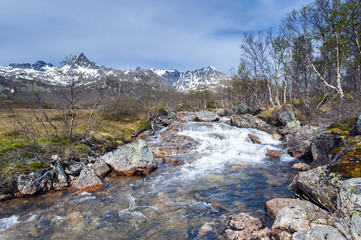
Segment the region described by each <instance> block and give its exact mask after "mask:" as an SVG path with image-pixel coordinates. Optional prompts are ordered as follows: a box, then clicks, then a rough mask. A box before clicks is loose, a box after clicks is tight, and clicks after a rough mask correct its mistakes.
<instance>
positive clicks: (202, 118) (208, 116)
mask: <svg viewBox="0 0 361 240" xmlns="http://www.w3.org/2000/svg"><path fill="white" fill-rule="evenodd" d="M218 120H219V116H218V115H217V114H215V113H214V112H210V111H200V112H199V113H197V114H196V116H195V117H194V121H197V122H214V121H218Z"/></svg>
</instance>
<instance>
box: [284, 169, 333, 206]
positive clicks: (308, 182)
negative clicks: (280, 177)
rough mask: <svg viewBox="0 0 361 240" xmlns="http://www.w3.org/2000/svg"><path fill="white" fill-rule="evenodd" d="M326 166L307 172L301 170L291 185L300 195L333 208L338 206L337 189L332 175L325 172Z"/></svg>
mask: <svg viewBox="0 0 361 240" xmlns="http://www.w3.org/2000/svg"><path fill="white" fill-rule="evenodd" d="M325 169H326V167H325V166H324V167H318V168H315V169H312V170H309V171H306V172H299V173H298V174H297V175H296V176H295V177H294V178H293V181H292V183H291V184H290V185H289V187H290V189H291V190H292V191H294V192H295V193H297V194H299V195H300V196H306V197H307V198H308V199H310V200H311V201H313V202H315V203H317V204H319V205H322V206H323V207H324V208H326V209H329V210H332V209H333V208H334V207H335V206H336V201H337V195H336V192H337V189H334V186H332V185H331V177H330V176H328V175H326V174H324V171H325Z"/></svg>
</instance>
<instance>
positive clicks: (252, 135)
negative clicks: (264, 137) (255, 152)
mask: <svg viewBox="0 0 361 240" xmlns="http://www.w3.org/2000/svg"><path fill="white" fill-rule="evenodd" d="M248 137H249V138H250V139H251V141H252V143H254V144H260V143H261V139H260V138H259V137H258V136H257V135H255V134H253V133H250V134H248Z"/></svg>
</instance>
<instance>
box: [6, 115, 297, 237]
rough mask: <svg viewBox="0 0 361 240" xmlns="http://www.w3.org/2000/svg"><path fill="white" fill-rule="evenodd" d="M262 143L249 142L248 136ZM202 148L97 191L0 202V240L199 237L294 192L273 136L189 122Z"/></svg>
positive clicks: (110, 179)
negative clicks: (209, 225) (271, 154)
mask: <svg viewBox="0 0 361 240" xmlns="http://www.w3.org/2000/svg"><path fill="white" fill-rule="evenodd" d="M249 133H253V134H255V135H257V136H259V137H260V139H261V144H253V143H251V142H250V141H249V138H248V134H249ZM179 134H183V135H187V136H190V137H193V138H194V139H196V140H197V141H198V142H200V145H199V146H198V147H197V149H196V150H194V151H192V152H190V153H188V157H187V159H191V160H189V161H187V162H186V163H185V164H183V165H177V166H171V165H167V164H162V165H160V166H158V169H157V170H156V171H155V172H153V173H151V174H149V175H147V176H134V177H119V176H114V175H110V176H107V177H106V178H105V179H104V182H105V184H106V189H104V190H102V191H99V192H96V193H82V194H79V193H69V192H66V191H64V192H61V191H58V192H50V193H47V194H43V195H39V196H35V197H28V198H23V199H14V200H11V201H7V202H4V203H2V204H1V205H0V239H196V238H197V233H198V230H199V229H200V228H201V226H202V225H203V224H204V223H206V222H210V221H212V220H215V219H217V218H219V217H220V216H221V215H223V214H228V215H232V214H237V213H239V212H245V213H249V214H251V215H253V216H257V217H264V216H265V212H264V203H265V202H266V201H267V200H270V199H272V198H276V197H290V196H292V193H291V192H290V191H289V190H288V189H287V185H288V184H289V183H290V181H291V180H292V177H293V175H294V174H295V172H294V171H293V170H292V169H291V166H292V163H293V159H292V158H291V157H289V156H288V155H283V156H282V157H281V158H280V159H270V158H268V157H266V156H265V153H266V151H267V149H272V150H282V146H281V143H280V142H276V141H274V140H273V139H272V138H271V136H270V135H269V134H267V133H264V132H261V131H258V130H254V129H239V128H235V127H231V126H229V125H227V124H225V123H222V122H219V123H193V122H187V123H185V124H184V127H183V130H182V131H181V132H180V133H179Z"/></svg>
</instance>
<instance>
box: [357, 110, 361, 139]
mask: <svg viewBox="0 0 361 240" xmlns="http://www.w3.org/2000/svg"><path fill="white" fill-rule="evenodd" d="M356 134H359V135H361V115H360V116H359V117H358V119H357V122H356Z"/></svg>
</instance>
